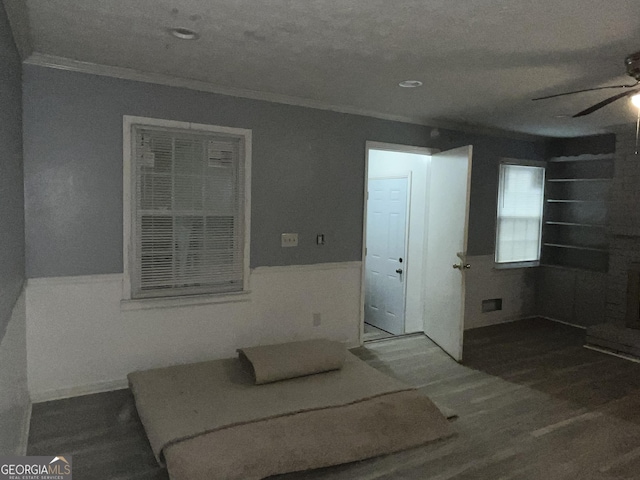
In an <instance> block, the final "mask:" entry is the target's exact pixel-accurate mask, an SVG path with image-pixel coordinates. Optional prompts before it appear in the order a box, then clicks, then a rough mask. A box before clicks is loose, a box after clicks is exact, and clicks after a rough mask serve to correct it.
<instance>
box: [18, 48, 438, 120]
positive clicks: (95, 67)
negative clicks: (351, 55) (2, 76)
mask: <svg viewBox="0 0 640 480" xmlns="http://www.w3.org/2000/svg"><path fill="white" fill-rule="evenodd" d="M24 63H25V64H26V65H36V66H39V67H47V68H55V69H57V70H67V71H71V72H80V73H89V74H92V75H100V76H104V77H113V78H119V79H122V80H133V81H137V82H145V83H155V84H158V85H165V86H168V87H178V88H186V89H189V90H197V91H200V92H208V93H216V94H219V95H227V96H230V97H240V98H250V99H252V100H262V101H266V102H273V103H282V104H285V105H293V106H299V107H307V108H314V109H319V110H330V111H332V112H338V113H347V114H351V115H361V116H365V117H373V118H379V119H381V120H391V121H395V122H403V123H413V124H416V125H425V126H431V127H435V125H432V124H430V123H427V122H425V120H424V119H421V118H415V117H410V116H404V115H392V114H385V113H380V112H375V111H371V110H366V109H360V108H357V107H350V106H344V105H333V104H329V103H323V102H319V101H316V100H310V99H306V98H302V97H294V96H290V95H282V94H279V93H270V92H261V91H257V90H249V89H243V88H234V87H224V86H221V85H215V84H213V83H208V82H203V81H201V80H194V79H189V78H180V77H173V76H170V75H164V74H161V73H150V72H144V71H142V70H136V69H133V68H125V67H115V66H112V65H101V64H98V63H91V62H82V61H79V60H73V59H71V58H65V57H58V56H55V55H48V54H43V53H37V52H35V53H33V54H31V55H30V56H29V58H27V59H26V60H25V61H24Z"/></svg>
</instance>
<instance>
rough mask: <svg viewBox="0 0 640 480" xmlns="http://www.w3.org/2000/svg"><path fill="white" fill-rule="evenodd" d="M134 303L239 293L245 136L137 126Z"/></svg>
mask: <svg viewBox="0 0 640 480" xmlns="http://www.w3.org/2000/svg"><path fill="white" fill-rule="evenodd" d="M131 135H132V139H131V140H132V142H131V143H132V152H131V176H132V178H131V184H132V185H131V187H132V195H131V207H132V212H131V235H132V238H131V244H130V245H131V246H130V248H131V252H130V253H131V255H130V262H131V263H130V267H129V269H130V272H129V273H130V281H131V296H132V298H147V297H172V296H181V295H196V294H210V293H229V292H241V291H243V289H244V285H245V282H244V280H245V279H244V275H245V262H246V258H245V251H244V249H245V208H244V207H245V191H244V190H245V165H244V149H245V141H244V140H245V139H244V138H243V137H242V136H241V135H226V134H224V133H223V134H218V133H214V132H208V131H198V130H181V129H172V128H162V127H156V126H144V125H133V127H132V131H131Z"/></svg>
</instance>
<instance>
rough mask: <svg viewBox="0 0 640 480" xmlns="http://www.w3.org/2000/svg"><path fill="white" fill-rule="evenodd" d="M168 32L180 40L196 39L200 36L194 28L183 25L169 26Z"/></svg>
mask: <svg viewBox="0 0 640 480" xmlns="http://www.w3.org/2000/svg"><path fill="white" fill-rule="evenodd" d="M169 33H170V34H171V35H173V36H174V37H176V38H179V39H180V40H197V39H198V38H199V37H200V35H199V34H198V32H196V31H195V30H191V29H190V28H184V27H174V28H170V29H169Z"/></svg>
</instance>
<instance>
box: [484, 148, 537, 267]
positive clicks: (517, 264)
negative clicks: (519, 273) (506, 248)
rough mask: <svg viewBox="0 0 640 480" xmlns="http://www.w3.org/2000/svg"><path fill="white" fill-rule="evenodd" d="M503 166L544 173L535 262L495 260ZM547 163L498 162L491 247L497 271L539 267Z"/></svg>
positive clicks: (504, 159) (506, 160) (525, 161)
mask: <svg viewBox="0 0 640 480" xmlns="http://www.w3.org/2000/svg"><path fill="white" fill-rule="evenodd" d="M503 165H517V166H520V167H539V168H543V169H544V173H543V176H542V188H543V195H542V199H541V210H542V215H541V217H540V233H539V237H538V238H539V239H538V259H537V260H528V261H524V262H501V263H499V262H498V261H497V259H496V257H497V254H498V230H499V228H500V224H499V219H498V209H499V206H500V170H501V169H502V166H503ZM546 169H547V163H546V162H543V161H537V160H521V159H515V158H503V159H501V160H500V164H499V166H498V189H497V191H496V210H495V211H496V230H495V242H494V247H493V266H494V268H495V269H497V270H502V269H509V268H529V267H537V266H539V265H540V258H541V256H542V225H543V224H544V202H545V195H546V181H545V179H546V173H547V171H546Z"/></svg>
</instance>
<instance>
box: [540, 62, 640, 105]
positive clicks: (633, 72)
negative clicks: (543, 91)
mask: <svg viewBox="0 0 640 480" xmlns="http://www.w3.org/2000/svg"><path fill="white" fill-rule="evenodd" d="M624 64H625V66H626V67H627V75H629V76H630V77H633V78H634V79H635V80H636V83H634V84H632V85H609V86H606V87H596V88H585V89H583V90H574V91H573V92H565V93H557V94H555V95H547V96H546V97H538V98H534V99H533V100H546V99H548V98H555V97H562V96H564V95H573V94H576V93H582V92H591V91H594V90H605V89H610V88H624V89H631V90H625V91H624V92H622V93H618V94H617V95H614V96H612V97H609V98H607V99H605V100H602V101H601V102H598V103H596V104H595V105H592V106H590V107H589V108H586V109H584V110H582V111H581V112H578V113H576V114H575V115H573V118H576V117H583V116H585V115H589V114H590V113H593V112H595V111H596V110H600V109H601V108H602V107H606V106H607V105H609V104H610V103H613V102H615V101H616V100H619V99H621V98H624V97H630V96H631V95H633V94H635V93H640V86H638V85H640V52H636V53H632V54H631V55H629V56H627V58H625V59H624ZM634 87H638V88H634Z"/></svg>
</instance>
